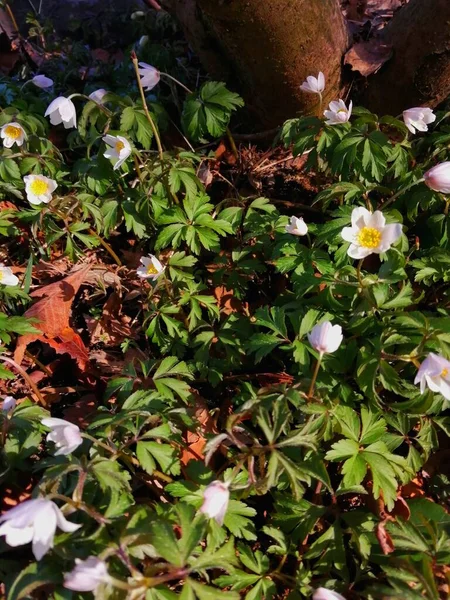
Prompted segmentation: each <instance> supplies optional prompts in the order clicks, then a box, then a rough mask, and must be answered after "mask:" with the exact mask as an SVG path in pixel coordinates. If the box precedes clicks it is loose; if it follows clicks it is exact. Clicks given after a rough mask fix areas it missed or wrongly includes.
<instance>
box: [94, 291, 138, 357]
mask: <svg viewBox="0 0 450 600" xmlns="http://www.w3.org/2000/svg"><path fill="white" fill-rule="evenodd" d="M121 311H122V299H121V297H120V296H119V294H116V292H113V293H112V294H111V295H110V296H109V298H108V300H107V301H106V303H105V305H104V307H103V314H102V316H101V318H100V319H93V318H92V317H88V316H85V320H86V323H87V325H88V329H89V332H90V334H91V343H92V344H97V343H98V342H103V343H104V344H108V345H113V346H118V345H119V344H121V343H122V342H123V340H124V339H125V338H127V337H130V336H131V329H130V326H129V325H128V322H129V321H130V318H129V317H126V316H123V315H122V314H121Z"/></svg>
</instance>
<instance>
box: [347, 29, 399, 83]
mask: <svg viewBox="0 0 450 600" xmlns="http://www.w3.org/2000/svg"><path fill="white" fill-rule="evenodd" d="M391 56H392V46H389V45H387V44H382V43H381V42H380V41H379V40H378V39H377V38H373V39H371V40H370V41H368V42H359V43H358V44H355V45H354V46H352V47H351V48H350V50H349V51H348V52H347V54H346V55H345V57H344V64H346V65H350V66H351V67H352V70H353V71H359V72H360V73H361V75H364V77H368V76H369V75H371V74H372V73H376V72H377V71H378V69H380V67H381V66H382V65H383V64H384V63H385V62H386V61H388V60H389V59H390V58H391Z"/></svg>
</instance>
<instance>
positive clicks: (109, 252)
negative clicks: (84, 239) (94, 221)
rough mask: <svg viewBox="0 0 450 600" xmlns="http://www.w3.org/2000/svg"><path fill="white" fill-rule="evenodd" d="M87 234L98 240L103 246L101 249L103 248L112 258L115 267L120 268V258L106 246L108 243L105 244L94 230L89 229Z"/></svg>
mask: <svg viewBox="0 0 450 600" xmlns="http://www.w3.org/2000/svg"><path fill="white" fill-rule="evenodd" d="M89 233H90V234H91V235H93V236H94V237H96V238H97V239H98V241H99V242H100V244H101V245H102V246H103V248H105V250H106V251H107V252H108V254H110V255H111V256H112V257H113V259H114V262H115V263H116V265H118V266H119V267H121V266H122V262H121V260H120V258H119V257H118V256H117V254H116V253H115V252H114V250H113V249H112V248H111V246H110V245H109V244H108V242H106V241H105V240H104V239H103V238H102V237H101V236H100V235H99V234H98V233H97V232H96V231H95V230H94V229H89Z"/></svg>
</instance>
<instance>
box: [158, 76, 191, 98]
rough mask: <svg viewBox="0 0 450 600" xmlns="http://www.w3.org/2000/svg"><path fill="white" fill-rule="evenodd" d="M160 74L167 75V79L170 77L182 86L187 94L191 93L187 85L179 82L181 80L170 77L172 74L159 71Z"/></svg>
mask: <svg viewBox="0 0 450 600" xmlns="http://www.w3.org/2000/svg"><path fill="white" fill-rule="evenodd" d="M160 75H162V76H163V77H167V78H168V79H171V80H172V81H174V82H175V83H176V84H178V85H179V86H180V87H182V88H183V90H184V91H185V92H187V93H188V94H192V90H190V89H189V88H188V87H186V86H185V85H184V83H181V81H178V79H176V78H175V77H172V75H169V73H162V72H160Z"/></svg>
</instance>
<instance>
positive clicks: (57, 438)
mask: <svg viewBox="0 0 450 600" xmlns="http://www.w3.org/2000/svg"><path fill="white" fill-rule="evenodd" d="M41 423H42V425H45V427H49V428H50V429H51V432H50V433H49V434H48V435H47V442H53V443H54V444H55V446H56V448H58V451H57V452H55V456H58V455H60V454H64V455H67V454H71V453H72V452H73V451H74V450H76V449H77V448H78V446H79V445H80V444H82V443H83V438H82V437H81V434H80V428H79V427H78V426H77V425H74V424H73V423H69V421H65V420H64V419H54V418H53V417H48V418H46V419H42V421H41Z"/></svg>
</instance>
